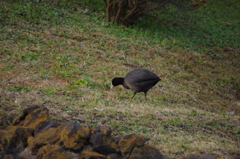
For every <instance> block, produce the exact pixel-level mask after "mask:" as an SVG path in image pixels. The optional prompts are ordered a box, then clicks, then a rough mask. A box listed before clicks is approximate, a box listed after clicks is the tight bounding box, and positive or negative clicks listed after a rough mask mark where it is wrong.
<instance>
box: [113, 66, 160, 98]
mask: <svg viewBox="0 0 240 159" xmlns="http://www.w3.org/2000/svg"><path fill="white" fill-rule="evenodd" d="M159 81H161V79H160V78H159V77H158V76H157V75H156V74H154V73H152V72H150V71H148V70H145V69H136V70H132V71H130V72H129V73H128V74H127V75H126V76H125V78H123V77H115V78H113V79H112V85H113V86H118V85H123V87H124V88H126V89H131V90H133V93H134V94H133V96H132V98H133V97H134V96H135V94H136V93H139V92H144V94H145V98H146V99H147V91H148V90H149V89H151V88H152V87H153V86H155V85H156V84H157V83H158V82H159Z"/></svg>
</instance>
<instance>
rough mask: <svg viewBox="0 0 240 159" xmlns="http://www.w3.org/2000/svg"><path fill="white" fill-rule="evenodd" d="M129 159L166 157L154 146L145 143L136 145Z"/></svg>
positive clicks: (158, 158)
mask: <svg viewBox="0 0 240 159" xmlns="http://www.w3.org/2000/svg"><path fill="white" fill-rule="evenodd" d="M129 159H164V157H163V156H162V154H161V153H160V152H159V150H158V149H156V148H155V147H154V146H151V145H144V146H141V147H135V148H134V149H133V151H132V153H131V155H130V157H129Z"/></svg>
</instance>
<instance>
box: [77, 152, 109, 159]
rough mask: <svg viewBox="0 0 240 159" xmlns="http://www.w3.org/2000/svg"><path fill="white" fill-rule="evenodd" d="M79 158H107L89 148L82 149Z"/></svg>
mask: <svg viewBox="0 0 240 159" xmlns="http://www.w3.org/2000/svg"><path fill="white" fill-rule="evenodd" d="M79 159H107V158H106V157H105V156H104V155H102V154H100V153H97V152H93V151H89V150H83V152H82V153H81V155H80V157H79Z"/></svg>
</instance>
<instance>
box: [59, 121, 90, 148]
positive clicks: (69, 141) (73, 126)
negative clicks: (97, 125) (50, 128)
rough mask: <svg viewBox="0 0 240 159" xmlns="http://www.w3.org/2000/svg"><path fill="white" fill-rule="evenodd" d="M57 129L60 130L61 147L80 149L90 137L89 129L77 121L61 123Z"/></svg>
mask: <svg viewBox="0 0 240 159" xmlns="http://www.w3.org/2000/svg"><path fill="white" fill-rule="evenodd" d="M57 131H60V132H61V133H60V134H61V136H60V141H59V142H60V143H61V144H62V146H63V148H65V149H71V150H73V151H78V150H80V149H81V148H82V147H83V146H84V145H85V143H87V141H88V139H89V137H90V130H89V129H88V128H87V127H85V126H83V125H80V124H78V123H66V124H62V125H61V126H60V127H59V129H58V130H57Z"/></svg>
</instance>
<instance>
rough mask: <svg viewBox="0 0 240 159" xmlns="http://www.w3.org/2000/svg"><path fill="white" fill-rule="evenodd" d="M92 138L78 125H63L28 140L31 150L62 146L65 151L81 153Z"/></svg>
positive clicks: (87, 131)
mask: <svg viewBox="0 0 240 159" xmlns="http://www.w3.org/2000/svg"><path fill="white" fill-rule="evenodd" d="M89 137H90V131H89V129H88V128H86V127H85V126H82V125H80V124H77V123H62V124H61V126H59V127H58V128H54V127H51V128H49V129H47V130H46V131H43V132H41V133H39V134H38V135H36V136H35V137H34V138H29V139H28V144H29V147H30V149H31V150H32V151H33V152H34V153H36V152H37V150H38V149H39V148H40V147H42V146H44V145H47V144H61V145H62V147H63V148H64V149H70V150H73V151H79V150H80V149H81V148H82V147H83V146H84V145H85V143H86V142H87V140H88V139H89Z"/></svg>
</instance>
